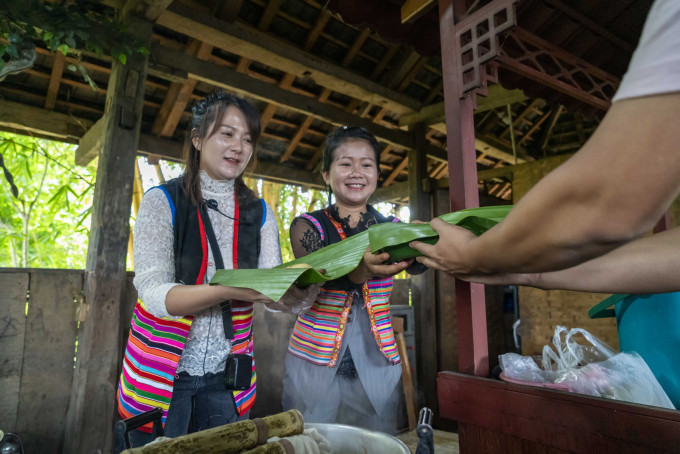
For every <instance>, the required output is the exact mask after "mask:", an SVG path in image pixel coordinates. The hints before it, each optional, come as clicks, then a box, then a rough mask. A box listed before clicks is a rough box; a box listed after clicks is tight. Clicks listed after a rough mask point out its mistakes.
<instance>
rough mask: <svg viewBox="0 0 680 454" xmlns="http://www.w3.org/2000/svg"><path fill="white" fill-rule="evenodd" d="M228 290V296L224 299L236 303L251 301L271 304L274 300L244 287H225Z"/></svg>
mask: <svg viewBox="0 0 680 454" xmlns="http://www.w3.org/2000/svg"><path fill="white" fill-rule="evenodd" d="M227 288H229V289H230V291H229V296H228V297H227V298H225V299H233V300H238V301H252V302H253V303H262V304H272V303H274V300H273V299H271V298H269V297H268V296H267V295H264V294H262V293H260V292H258V291H257V290H253V289H250V288H244V287H227Z"/></svg>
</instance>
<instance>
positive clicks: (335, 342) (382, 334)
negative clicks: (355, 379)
mask: <svg viewBox="0 0 680 454" xmlns="http://www.w3.org/2000/svg"><path fill="white" fill-rule="evenodd" d="M326 214H327V213H326ZM327 215H328V214H327ZM302 216H303V217H304V218H305V219H307V220H309V221H310V222H311V223H312V224H313V225H314V226H315V227H316V228H317V229H318V230H319V232H320V234H321V239H322V241H324V240H325V234H324V231H323V227H322V226H321V224H320V223H319V221H318V220H317V219H316V218H315V217H313V216H310V215H307V214H304V215H302ZM328 219H330V220H331V222H332V223H333V225H334V227H335V228H336V230H337V232H338V234H339V235H340V238H341V239H345V238H347V236H346V235H345V232H344V230H343V229H342V227H341V226H340V225H339V224H338V223H337V222H336V221H335V220H334V219H333V218H332V217H331V216H330V215H328ZM392 281H393V278H391V277H390V278H387V279H371V280H369V281H368V282H366V283H365V284H364V285H363V286H362V292H363V297H364V302H365V308H366V310H367V311H368V317H369V319H370V321H371V331H372V332H373V335H374V337H375V342H376V344H377V346H378V348H379V349H380V351H381V352H382V353H383V355H385V357H386V358H387V359H388V360H389V361H390V362H391V363H392V364H398V363H399V362H400V361H401V359H400V358H399V352H398V351H397V343H396V341H395V339H394V331H393V330H392V323H391V320H390V302H389V299H390V295H391V294H392ZM352 298H353V293H351V292H346V291H342V290H330V289H325V288H322V289H321V291H320V292H319V295H318V296H317V299H316V301H315V302H314V304H313V305H312V307H311V308H309V309H308V310H307V311H306V312H305V313H303V314H300V315H299V316H298V319H297V321H296V323H295V327H294V328H293V334H292V335H291V338H290V343H289V345H288V353H290V354H291V355H293V356H297V357H298V358H302V359H304V360H306V361H309V362H310V363H312V364H316V365H319V366H328V367H334V366H335V365H336V364H337V362H338V355H339V354H340V349H341V347H342V339H343V336H344V333H345V326H346V324H347V316H348V315H349V311H350V308H351V307H352V301H353V299H352Z"/></svg>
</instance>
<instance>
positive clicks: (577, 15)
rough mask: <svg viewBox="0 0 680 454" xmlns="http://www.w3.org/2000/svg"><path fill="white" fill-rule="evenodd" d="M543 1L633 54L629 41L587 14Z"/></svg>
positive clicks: (632, 47) (565, 5)
mask: <svg viewBox="0 0 680 454" xmlns="http://www.w3.org/2000/svg"><path fill="white" fill-rule="evenodd" d="M543 1H544V2H545V3H547V4H548V5H550V6H552V7H553V8H555V9H557V10H559V11H560V12H561V13H563V14H565V15H566V16H569V17H570V18H571V19H573V20H574V21H576V22H577V23H579V24H582V25H584V26H586V27H587V28H589V29H590V30H591V31H592V32H593V33H595V34H596V35H599V36H601V37H603V38H604V39H606V40H607V41H609V42H610V43H612V44H614V45H616V46H617V47H619V48H621V49H623V50H625V51H628V52H633V50H634V46H633V45H632V44H630V43H629V42H628V41H626V40H624V39H623V38H621V37H619V36H617V35H615V34H614V33H612V32H611V31H609V30H608V29H607V28H605V27H603V26H602V25H600V24H598V23H597V22H595V21H594V20H592V19H590V18H589V17H588V16H586V15H585V14H583V13H581V12H579V11H577V10H576V9H574V8H572V7H571V6H569V5H567V4H565V3H564V2H562V1H560V0H543Z"/></svg>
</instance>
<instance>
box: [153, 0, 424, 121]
mask: <svg viewBox="0 0 680 454" xmlns="http://www.w3.org/2000/svg"><path fill="white" fill-rule="evenodd" d="M158 24H159V25H162V26H164V27H168V28H170V29H172V30H174V31H176V32H178V33H183V34H185V35H187V36H189V37H192V38H196V39H202V40H204V41H205V42H207V43H209V44H211V45H213V46H215V47H218V48H220V49H225V50H228V51H229V52H230V53H232V54H235V55H238V56H245V57H248V58H253V59H256V60H258V61H265V62H267V65H268V66H270V67H272V68H275V69H278V70H279V71H283V72H286V73H290V74H295V75H300V76H302V75H303V74H304V75H306V76H308V77H310V78H312V79H313V80H314V81H315V82H316V83H317V84H318V85H320V86H322V87H326V88H331V89H333V90H335V91H338V92H341V93H344V94H346V95H348V96H351V97H354V98H361V99H366V100H368V101H370V102H372V103H374V104H380V105H385V106H386V107H388V108H389V109H390V110H391V111H393V112H395V113H404V112H411V111H413V110H415V109H416V108H417V106H418V102H417V101H415V100H414V99H412V98H410V97H408V96H405V95H402V94H401V93H397V92H394V91H392V90H388V89H386V88H385V87H383V86H381V85H379V84H377V83H375V82H373V81H372V80H370V79H367V78H364V77H362V76H359V75H357V74H356V73H353V72H351V71H349V70H347V69H345V68H343V67H341V66H338V65H332V64H329V63H328V61H327V60H324V59H322V58H320V57H318V56H315V55H311V54H309V53H308V52H305V51H303V50H301V49H299V48H297V47H295V46H293V45H291V44H288V43H285V42H283V41H279V40H272V39H271V37H270V36H269V35H267V34H266V33H264V32H261V31H259V30H257V29H253V28H251V27H248V26H246V25H244V24H241V23H239V22H234V23H233V24H230V23H228V22H225V21H222V20H219V19H217V18H215V17H211V16H210V15H207V14H204V13H201V12H200V11H195V10H194V9H193V8H189V7H187V6H185V5H181V4H176V3H173V4H172V5H170V7H169V8H168V9H167V10H166V11H165V12H164V13H163V14H162V15H161V17H160V18H159V19H158Z"/></svg>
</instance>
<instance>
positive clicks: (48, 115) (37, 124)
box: [0, 100, 93, 142]
mask: <svg viewBox="0 0 680 454" xmlns="http://www.w3.org/2000/svg"><path fill="white" fill-rule="evenodd" d="M92 124H93V122H92V121H90V120H85V119H82V118H75V117H73V116H72V115H67V114H62V113H59V112H54V111H49V110H45V109H40V108H38V107H31V106H28V105H25V104H20V103H16V102H11V101H5V100H0V126H1V127H3V128H8V129H12V130H18V131H28V132H29V133H35V134H38V135H44V136H48V137H51V138H53V139H54V138H56V139H59V140H65V141H67V142H73V140H74V139H77V138H80V137H81V136H82V135H83V134H84V133H85V131H87V130H88V129H90V127H91V126H92Z"/></svg>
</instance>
